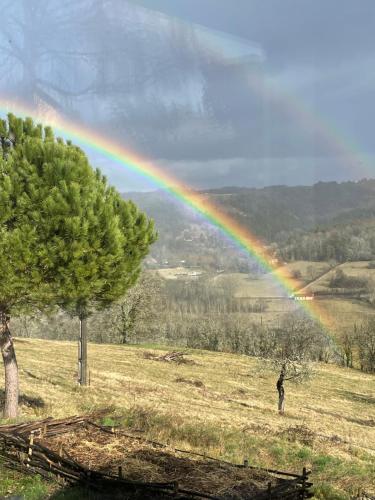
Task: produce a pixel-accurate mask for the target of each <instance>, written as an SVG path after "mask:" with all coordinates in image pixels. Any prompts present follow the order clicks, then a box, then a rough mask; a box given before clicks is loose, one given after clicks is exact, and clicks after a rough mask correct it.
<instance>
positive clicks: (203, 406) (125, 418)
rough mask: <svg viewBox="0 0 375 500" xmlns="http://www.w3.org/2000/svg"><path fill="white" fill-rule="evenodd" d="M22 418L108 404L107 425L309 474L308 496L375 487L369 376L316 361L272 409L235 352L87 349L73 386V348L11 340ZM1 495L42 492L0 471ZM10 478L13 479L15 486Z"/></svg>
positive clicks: (264, 370) (268, 380)
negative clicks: (181, 356)
mask: <svg viewBox="0 0 375 500" xmlns="http://www.w3.org/2000/svg"><path fill="white" fill-rule="evenodd" d="M16 349H17V353H18V361H19V366H20V375H21V393H22V398H21V400H22V416H21V417H20V419H35V418H40V417H44V416H47V415H52V416H54V417H62V416H68V415H73V414H77V413H83V412H88V411H90V410H93V409H97V408H102V407H106V406H109V405H113V407H114V408H115V409H114V413H113V415H112V417H111V418H112V420H111V421H116V422H118V423H121V424H122V425H126V426H128V427H130V428H131V429H133V430H137V431H141V432H142V434H143V435H144V436H147V437H149V438H152V439H155V440H158V441H162V442H167V441H169V442H170V444H171V445H172V446H178V447H180V448H185V449H193V450H196V451H204V452H207V453H208V454H210V455H212V456H216V457H221V458H224V459H226V460H230V461H233V462H240V461H241V462H242V460H243V459H244V458H245V457H246V458H248V459H249V461H250V463H252V464H256V465H260V466H263V467H277V468H280V469H283V470H293V471H300V470H301V469H302V466H304V465H306V466H308V467H310V468H311V469H312V471H313V476H312V478H313V481H314V484H316V498H331V499H341V498H342V499H346V498H347V499H349V498H350V494H355V493H357V492H358V490H360V489H362V488H363V489H364V490H366V491H367V492H369V493H372V494H374V493H375V480H374V478H375V378H374V376H371V375H366V374H363V373H360V372H358V371H354V370H349V369H348V370H347V369H341V368H338V367H336V366H331V365H316V366H315V375H314V377H313V378H312V380H311V381H309V382H307V383H306V384H304V385H300V386H296V385H292V384H291V383H289V384H287V386H286V414H285V415H284V416H280V415H278V413H277V411H276V405H277V397H276V396H277V393H276V390H275V382H276V378H277V375H276V373H274V372H272V371H270V369H269V368H268V367H266V366H264V365H263V364H262V363H261V362H260V361H258V360H256V359H251V358H248V357H244V356H237V355H231V354H223V353H212V352H207V351H192V350H190V351H189V354H188V356H187V357H188V358H190V359H191V360H193V361H194V362H195V364H180V365H176V364H174V363H166V362H161V361H155V360H151V359H145V358H144V352H145V351H146V350H147V351H150V350H151V351H154V352H155V351H159V349H158V348H156V347H153V346H137V347H134V346H114V345H90V346H89V360H90V377H91V386H90V387H88V388H83V389H82V388H79V387H78V386H77V385H76V382H75V379H76V356H77V346H76V344H75V343H69V342H57V341H56V342H53V341H41V340H31V339H18V340H16ZM0 472H1V476H0V477H1V480H0V496H1V495H5V494H7V493H11V492H13V493H14V492H17V491H18V492H19V493H20V492H21V493H22V492H24V494H25V498H27V499H29V498H30V499H39V498H46V495H47V492H48V488H47V486H45V485H44V484H43V483H42V482H41V481H39V480H38V479H22V480H20V478H19V477H15V475H14V473H11V472H7V471H5V470H1V471H0ZM16 480H17V481H18V482H19V481H21V482H19V484H18V486H16Z"/></svg>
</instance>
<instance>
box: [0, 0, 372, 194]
mask: <svg viewBox="0 0 375 500" xmlns="http://www.w3.org/2000/svg"><path fill="white" fill-rule="evenodd" d="M45 5H46V4H45V3H44V2H42V0H32V1H31V2H29V3H27V2H26V3H25V2H22V0H15V1H14V2H8V1H7V0H0V6H1V7H2V12H5V13H6V15H7V16H8V17H5V19H6V20H5V22H4V23H2V27H1V29H0V60H1V62H2V67H3V68H5V70H3V75H2V78H1V80H0V93H2V94H6V95H8V94H11V95H12V96H14V98H16V99H20V100H26V101H28V102H35V100H36V97H35V96H37V99H39V100H43V101H46V102H48V103H49V105H50V106H53V107H55V108H56V109H57V110H58V112H59V113H61V114H64V115H66V116H69V117H70V118H71V119H73V120H75V121H77V122H82V123H83V124H85V125H88V126H90V127H93V128H95V129H96V130H99V131H100V133H102V134H103V135H106V136H108V137H111V138H113V139H115V140H116V141H118V142H120V143H121V144H123V145H124V147H128V148H129V149H131V150H133V151H135V152H136V153H137V154H138V155H139V156H141V157H144V158H146V159H148V160H149V161H152V162H155V163H156V164H157V165H158V166H160V168H162V169H165V170H166V171H167V172H168V173H170V174H171V175H174V176H175V177H177V178H178V179H180V180H182V181H184V182H185V183H187V184H190V185H192V186H193V187H196V188H199V189H207V188H210V187H212V188H214V187H221V186H228V185H230V186H258V187H261V186H265V185H274V184H288V185H297V184H312V183H314V182H317V181H319V180H329V181H332V180H336V181H343V180H348V179H353V180H355V179H360V178H363V177H375V166H374V161H375V147H374V141H373V124H372V120H373V117H374V116H375V52H374V47H375V30H374V29H373V27H374V26H375V2H374V1H373V0H361V1H359V2H358V1H357V2H356V1H353V0H330V1H329V2H327V1H326V0H282V1H280V0H77V1H76V2H66V3H65V6H63V7H62V4H61V3H60V2H58V0H50V2H48V7H45ZM17 20H18V21H22V22H23V25H22V23H21V22H17ZM20 26H26V27H27V29H22V28H20ZM30 61H32V64H30ZM88 154H89V155H90V159H91V161H92V162H93V163H94V164H95V165H97V166H100V168H102V169H103V171H104V172H105V173H106V174H108V177H109V179H110V181H111V182H112V183H114V184H115V185H116V186H117V187H118V188H119V189H121V190H123V191H133V190H147V189H152V187H153V186H152V185H150V184H147V183H145V181H144V180H142V179H140V178H137V176H134V175H130V174H129V173H128V172H127V171H126V170H124V169H121V168H119V167H118V166H116V165H114V164H113V162H111V161H109V160H108V159H107V158H106V157H105V156H100V155H97V154H94V153H93V152H92V151H88Z"/></svg>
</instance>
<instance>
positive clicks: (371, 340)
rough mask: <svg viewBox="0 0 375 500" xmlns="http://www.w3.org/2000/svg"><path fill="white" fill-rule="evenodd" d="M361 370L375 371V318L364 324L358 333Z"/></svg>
mask: <svg viewBox="0 0 375 500" xmlns="http://www.w3.org/2000/svg"><path fill="white" fill-rule="evenodd" d="M356 339H357V346H358V355H359V361H360V365H361V370H363V371H366V372H369V373H374V372H375V318H371V319H369V320H368V321H367V322H366V323H364V324H362V325H361V326H360V327H359V328H358V329H357V333H356Z"/></svg>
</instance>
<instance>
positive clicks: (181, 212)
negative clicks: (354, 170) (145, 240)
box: [124, 179, 375, 272]
mask: <svg viewBox="0 0 375 500" xmlns="http://www.w3.org/2000/svg"><path fill="white" fill-rule="evenodd" d="M204 194H205V195H206V196H208V197H209V198H210V199H211V200H212V201H213V202H215V203H216V204H218V205H219V206H220V207H221V208H222V209H223V210H225V211H226V212H227V213H229V214H230V215H231V216H232V217H234V218H235V219H236V220H237V221H238V222H240V223H241V224H242V225H243V226H244V227H247V228H248V229H249V230H251V232H252V233H253V234H255V235H256V236H257V237H259V238H261V239H262V240H263V241H264V243H265V244H266V245H268V246H270V248H271V249H272V250H273V251H274V253H275V256H278V257H279V258H280V259H282V260H285V261H293V260H311V261H331V260H334V261H337V262H344V261H347V260H373V259H375V180H374V179H364V180H361V181H359V182H344V183H337V182H319V183H317V184H315V185H313V186H296V187H289V186H272V187H266V188H263V189H255V188H236V187H233V188H222V189H216V190H209V191H205V192H204ZM124 196H125V197H126V198H131V199H133V200H134V201H135V202H136V203H137V204H138V205H140V206H141V208H143V209H144V210H145V211H146V212H147V214H148V215H150V216H151V217H153V218H154V219H155V222H156V226H157V228H158V230H159V241H158V242H157V244H156V245H155V246H154V248H153V250H152V254H151V257H152V259H151V260H149V263H150V262H151V263H152V264H153V265H154V266H156V267H159V266H160V265H171V266H175V265H179V264H181V263H182V264H184V265H190V266H192V265H196V266H201V267H204V268H216V270H218V269H223V270H231V271H242V272H247V271H254V269H253V268H252V266H254V264H253V263H251V262H250V261H249V260H248V259H247V258H246V256H245V255H243V256H241V254H239V252H238V250H237V249H235V247H234V246H233V245H232V244H231V243H230V242H227V243H226V242H225V241H224V242H223V238H222V236H221V235H220V234H219V232H218V231H217V230H215V229H214V228H212V227H211V226H209V225H208V224H206V223H205V222H204V221H203V220H202V219H201V218H200V217H199V216H197V215H196V214H194V213H193V212H192V211H191V210H190V209H187V208H184V207H182V206H181V205H179V204H178V203H177V202H176V201H175V200H172V199H171V198H168V196H167V195H166V194H164V193H163V192H160V191H158V192H152V193H129V194H126V195H124Z"/></svg>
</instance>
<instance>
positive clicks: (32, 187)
mask: <svg viewBox="0 0 375 500" xmlns="http://www.w3.org/2000/svg"><path fill="white" fill-rule="evenodd" d="M155 240H156V232H155V230H154V226H153V221H152V220H150V219H148V218H147V217H146V216H145V215H144V214H143V213H142V212H140V211H139V210H138V208H137V207H136V206H135V205H134V204H133V203H132V202H131V201H125V200H123V199H122V198H121V196H120V195H119V193H118V192H117V191H116V190H115V189H114V188H113V187H110V186H108V184H107V181H106V179H105V177H104V176H103V175H102V174H101V173H100V172H99V170H93V169H92V168H91V166H90V164H89V162H88V160H87V157H86V156H85V154H84V152H83V151H82V150H81V149H80V148H78V147H77V146H74V145H72V144H71V143H70V142H64V141H63V140H62V139H60V138H58V139H55V137H54V134H53V131H52V129H51V128H50V127H45V128H44V129H43V128H42V126H41V125H35V124H34V123H33V121H32V120H31V119H30V118H26V119H21V118H17V117H15V116H14V115H11V114H9V115H8V119H7V120H0V276H1V287H0V317H1V326H0V328H1V330H0V347H1V350H2V354H3V358H4V362H5V363H6V359H5V358H6V357H7V356H8V355H9V352H8V351H9V349H10V350H14V348H13V343H12V340H11V336H10V333H9V318H10V317H11V316H12V315H14V314H17V313H19V312H21V311H22V312H24V311H27V310H30V309H35V308H37V309H45V308H47V307H52V306H55V305H59V306H60V307H63V308H64V309H66V310H68V311H70V312H71V313H72V314H79V315H81V316H84V315H87V314H89V312H90V310H92V309H98V308H101V307H105V306H106V305H108V304H110V303H111V302H113V301H115V300H116V299H118V298H119V297H121V296H123V295H124V294H125V293H126V291H127V290H128V288H129V287H131V286H132V285H133V284H134V283H135V282H136V280H137V278H138V276H139V273H140V270H141V263H142V259H143V258H144V257H145V255H146V254H147V253H148V250H149V247H150V245H151V244H152V243H153V242H154V241H155ZM4 356H5V357H4ZM13 364H15V365H16V362H15V356H14V363H13ZM5 368H6V399H7V401H6V404H5V415H6V416H9V417H11V416H15V414H16V412H17V411H16V410H14V404H15V403H14V401H13V402H12V401H9V398H10V399H12V398H13V399H14V397H13V396H12V394H11V392H12V391H10V392H9V390H8V389H9V387H8V388H7V384H8V386H9V380H7V365H6V364H5ZM11 371H12V370H11ZM13 371H14V370H13ZM9 376H10V374H9V373H8V379H9ZM11 378H12V377H11ZM17 384H18V382H17ZM16 392H17V394H16V395H15V396H16V399H18V389H17V391H16ZM9 403H11V406H12V408H10V407H9ZM16 406H17V403H16Z"/></svg>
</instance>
